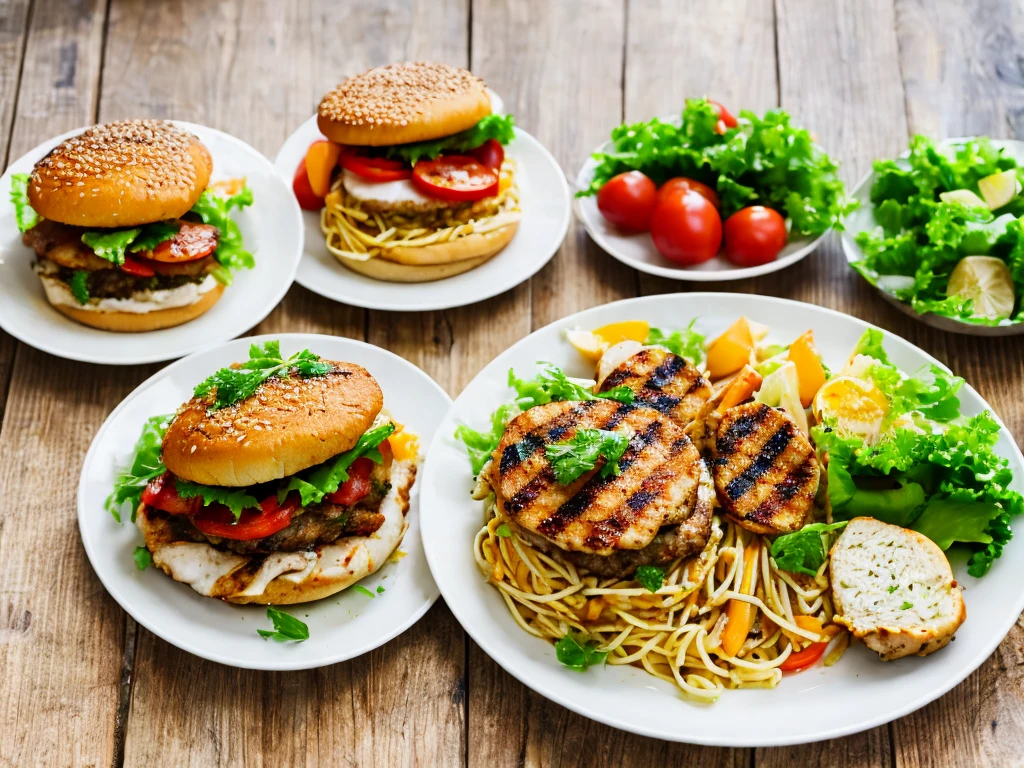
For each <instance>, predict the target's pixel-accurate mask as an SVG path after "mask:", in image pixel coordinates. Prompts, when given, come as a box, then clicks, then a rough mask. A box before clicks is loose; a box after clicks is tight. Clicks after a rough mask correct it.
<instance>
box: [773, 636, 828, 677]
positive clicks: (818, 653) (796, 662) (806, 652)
mask: <svg viewBox="0 0 1024 768" xmlns="http://www.w3.org/2000/svg"><path fill="white" fill-rule="evenodd" d="M826 648H828V643H811V644H810V645H808V646H807V647H806V648H804V649H803V650H802V651H797V652H796V653H792V654H790V655H789V658H788V659H786V660H785V661H784V662H782V663H781V664H779V669H781V670H782V671H783V672H802V671H803V670H805V669H807V668H808V667H809V666H811V665H812V664H814V663H815V662H816V661H817V660H818V659H820V658H821V657H822V654H824V653H825V649H826Z"/></svg>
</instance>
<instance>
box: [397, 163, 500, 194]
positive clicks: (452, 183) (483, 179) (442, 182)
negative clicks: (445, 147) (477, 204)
mask: <svg viewBox="0 0 1024 768" xmlns="http://www.w3.org/2000/svg"><path fill="white" fill-rule="evenodd" d="M498 181H499V179H498V173H497V172H496V171H494V170H493V169H491V168H487V167H486V166H484V165H482V164H481V163H479V162H477V161H476V160H474V159H473V158H472V157H467V156H466V155H443V156H441V157H439V158H437V159H436V160H420V161H419V162H418V163H416V167H415V168H413V169H412V183H413V184H415V185H416V188H417V189H419V190H420V192H422V193H423V194H425V195H430V196H431V197H437V198H440V199H441V200H454V201H457V202H462V201H466V200H482V199H484V198H485V197H493V196H494V195H496V194H498Z"/></svg>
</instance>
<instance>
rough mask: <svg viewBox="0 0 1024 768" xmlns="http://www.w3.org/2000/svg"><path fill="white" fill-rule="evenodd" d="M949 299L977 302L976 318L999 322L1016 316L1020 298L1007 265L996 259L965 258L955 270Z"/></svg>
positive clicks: (984, 257) (948, 289) (950, 281)
mask: <svg viewBox="0 0 1024 768" xmlns="http://www.w3.org/2000/svg"><path fill="white" fill-rule="evenodd" d="M946 295H947V296H962V297H964V298H968V299H974V314H976V315H981V316H982V317H987V318H989V319H990V320H998V319H999V318H1002V317H1009V316H1010V315H1012V314H1013V306H1014V303H1015V302H1016V297H1015V296H1014V294H1013V278H1012V277H1011V276H1010V270H1009V268H1008V267H1007V266H1006V263H1005V262H1004V261H1002V260H1001V259H997V258H995V257H994V256H965V257H964V258H962V259H960V263H959V264H957V265H956V267H954V269H953V274H951V275H950V276H949V283H948V284H947V285H946Z"/></svg>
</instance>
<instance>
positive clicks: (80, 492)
mask: <svg viewBox="0 0 1024 768" xmlns="http://www.w3.org/2000/svg"><path fill="white" fill-rule="evenodd" d="M315 338H327V339H331V340H333V341H341V342H343V343H349V344H353V345H355V346H357V347H369V348H371V349H373V350H375V351H376V352H379V353H383V354H384V355H385V356H389V357H391V358H394V359H396V360H398V361H399V362H401V363H404V364H405V365H406V366H409V367H411V368H414V369H415V370H416V371H418V372H419V373H420V374H422V376H423V377H424V378H425V379H426V380H428V381H429V382H430V383H431V384H432V385H433V388H434V389H435V390H436V391H437V392H438V393H439V394H440V395H441V396H442V397H443V398H444V399H445V400H447V402H448V408H451V403H452V398H451V396H450V395H449V394H448V393H447V392H446V391H445V390H444V388H443V387H441V385H440V384H438V383H437V382H436V381H434V379H433V377H432V376H430V375H429V374H428V373H427V372H426V371H424V370H423V369H422V368H420V367H419V366H417V365H416V364H415V363H412V362H410V361H409V360H406V359H405V358H404V357H402V356H401V355H397V354H395V353H394V352H392V351H391V350H388V349H384V348H383V347H378V346H376V345H375V344H370V343H369V342H366V341H362V340H360V339H351V338H348V337H346V336H332V335H330V334H324V333H268V334H261V335H259V336H244V337H237V338H234V339H227V340H226V341H223V342H219V343H218V344H211V345H207V346H206V347H203V348H202V349H200V350H197V351H196V352H193V353H192V354H189V355H186V356H184V357H181V358H179V359H177V360H175V361H173V362H172V363H170V364H168V365H166V366H164V367H163V368H161V369H160V370H159V371H157V372H156V373H154V374H153V375H152V376H149V377H148V378H146V379H145V381H143V382H141V383H140V384H139V385H138V386H137V387H135V388H134V389H133V390H132V391H131V392H129V393H128V394H127V395H126V396H125V397H124V399H122V400H121V402H120V403H118V404H117V406H116V407H115V408H114V409H113V410H112V411H111V412H110V413H109V414H108V415H107V417H106V419H104V420H103V424H102V425H100V428H99V429H98V430H97V431H96V434H95V435H94V436H93V439H92V442H91V443H90V444H89V450H88V451H86V454H85V458H84V459H83V460H82V470H81V472H80V473H79V476H78V489H77V491H76V494H75V501H76V506H77V517H78V535H79V540H80V541H81V543H82V548H83V549H84V550H85V554H86V558H87V560H88V561H89V566H90V567H91V568H92V571H93V574H94V575H95V576H96V578H97V579H98V580H99V582H100V584H101V585H102V586H103V589H104V590H105V591H106V593H107V595H109V596H110V597H111V598H112V599H113V600H114V602H116V603H117V604H118V606H119V607H120V608H121V610H123V611H124V612H125V613H127V614H128V615H129V616H131V617H132V619H133V620H134V621H135V622H136V623H137V624H139V625H140V626H142V627H145V628H146V629H147V630H148V631H149V632H150V633H152V634H153V635H155V636H156V637H159V638H160V639H161V640H163V641H164V642H165V643H168V644H169V645H173V646H174V647H175V648H178V649H179V650H182V651H185V652H186V653H190V654H192V655H193V656H198V657H199V658H202V659H206V660H207V661H212V662H215V663H217V664H223V665H225V666H228V667H234V668H236V669H254V670H262V671H270V672H290V671H296V670H304V669H319V668H320V667H326V666H329V665H331V664H338V663H341V662H344V661H349V660H351V659H354V658H357V657H359V656H362V655H363V654H365V653H368V652H369V651H372V650H374V649H376V648H379V647H381V646H382V645H385V644H386V643H389V642H391V641H392V640H393V639H395V638H396V637H398V636H399V635H401V634H402V633H404V632H405V631H406V630H408V629H409V628H410V627H412V626H413V624H415V623H416V622H418V621H419V620H420V619H421V618H423V616H424V615H425V614H426V612H427V611H428V610H430V608H431V607H432V606H433V605H434V603H436V602H437V599H438V598H439V597H440V595H441V592H440V590H439V589H438V587H437V582H436V581H434V580H433V572H431V574H430V575H431V581H432V582H433V589H432V590H431V589H429V588H428V589H426V590H425V591H426V592H428V593H429V597H428V598H427V600H425V601H424V602H423V604H422V605H420V606H419V607H418V608H417V610H415V611H413V612H411V613H410V614H409V616H407V617H406V618H405V619H404V620H403V621H402V622H399V625H398V628H397V629H395V630H393V631H391V632H390V633H385V635H384V636H381V637H378V638H375V639H374V640H370V641H368V642H366V643H363V644H362V645H360V646H359V647H358V648H357V649H355V650H353V651H346V652H343V653H340V654H335V655H332V656H324V657H321V658H319V659H309V658H305V659H302V660H300V661H297V662H294V663H292V662H290V661H288V660H285V661H284V663H280V664H274V665H266V664H258V663H239V662H238V661H237V660H234V659H231V658H230V657H227V656H223V655H218V653H217V652H210V651H207V650H205V649H203V648H201V647H199V646H195V645H192V644H189V643H182V644H179V643H178V642H174V641H171V640H169V639H168V638H166V637H165V636H164V634H163V633H162V632H161V631H160V630H159V629H157V628H156V627H154V626H153V623H152V622H150V621H148V620H147V621H143V620H141V619H140V618H139V617H138V616H136V615H135V613H134V612H133V611H132V609H131V608H129V607H128V605H126V604H125V602H126V601H125V599H124V597H123V594H122V593H120V592H119V591H118V587H117V586H116V585H115V586H114V587H112V586H111V583H108V580H107V578H105V577H104V576H103V575H102V574H101V572H100V570H99V569H98V568H97V567H96V565H95V563H94V560H93V558H94V557H99V556H100V555H99V553H98V552H94V550H93V548H92V547H91V546H90V545H89V544H88V543H87V541H88V540H89V539H88V537H87V536H86V535H85V532H84V526H85V517H86V515H88V514H90V513H89V511H88V510H87V509H86V506H87V503H86V499H85V485H86V483H85V480H86V470H87V468H88V466H89V463H90V461H94V460H95V459H94V453H95V452H96V451H98V450H99V445H100V442H101V441H100V438H101V437H102V436H103V435H104V434H105V433H106V432H107V430H108V429H111V428H112V427H111V424H112V423H113V422H114V419H115V417H116V416H117V415H118V414H120V413H121V411H122V410H123V409H125V408H126V407H127V406H128V403H129V402H130V401H131V400H133V399H135V398H136V397H138V396H140V395H141V394H142V393H143V391H144V390H146V389H148V388H149V387H151V386H152V385H153V384H156V383H157V382H158V380H160V379H162V378H163V377H165V376H167V375H169V373H170V370H171V369H172V368H176V367H180V366H183V365H185V364H186V363H188V362H190V361H191V358H192V357H194V356H195V355H198V354H205V353H206V352H209V351H210V350H211V349H212V348H213V347H215V346H218V345H226V344H230V343H234V342H237V341H242V340H243V339H244V340H246V341H250V343H257V342H261V341H291V340H297V339H315ZM302 343H306V342H302ZM307 346H308V344H307ZM435 437H436V434H435ZM430 442H431V444H433V439H431V441H430ZM427 453H429V446H428V448H427ZM425 466H426V456H425V455H424V459H423V461H422V462H421V463H420V465H419V469H418V470H417V478H416V481H417V482H422V472H423V468H424V467H425ZM422 489H423V486H422V485H420V488H419V490H418V493H419V494H420V495H421V494H422ZM417 506H418V508H417V510H416V511H417V513H418V514H419V517H420V519H419V527H420V543H421V546H422V539H423V535H422V526H423V513H422V511H421V509H420V508H419V506H420V505H419V504H418V505H417ZM127 524H129V525H133V524H132V523H131V522H130V521H129V522H128V523H127ZM404 541H405V539H404V537H403V542H404ZM424 557H426V550H424ZM428 569H429V565H428ZM168 578H169V577H168ZM189 597H190V598H194V599H206V600H209V599H212V598H208V597H204V596H203V595H200V594H198V593H196V594H194V595H189ZM298 605H301V603H299V604H298ZM300 658H301V657H300Z"/></svg>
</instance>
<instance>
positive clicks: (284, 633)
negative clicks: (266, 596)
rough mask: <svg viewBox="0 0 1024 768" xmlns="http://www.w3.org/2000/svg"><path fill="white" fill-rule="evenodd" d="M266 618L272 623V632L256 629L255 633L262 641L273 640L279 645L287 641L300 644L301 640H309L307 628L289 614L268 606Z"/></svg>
mask: <svg viewBox="0 0 1024 768" xmlns="http://www.w3.org/2000/svg"><path fill="white" fill-rule="evenodd" d="M267 618H268V619H270V621H271V622H273V624H274V631H273V632H271V631H270V630H268V629H257V630H256V631H257V632H258V633H259V635H260V637H262V638H264V639H267V638H273V639H274V640H277V641H278V642H280V643H283V642H287V641H289V640H296V641H300V642H301V641H302V640H308V639H309V627H307V626H306V625H305V624H304V623H303V622H301V621H299V620H298V619H296V618H295V617H294V616H292V615H291V614H288V613H285V612H284V611H282V610H279V609H277V608H274V607H273V606H270V607H268V608H267Z"/></svg>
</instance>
